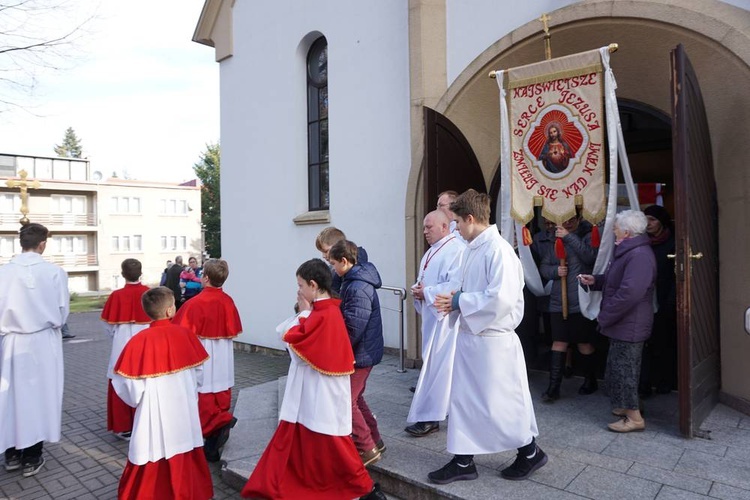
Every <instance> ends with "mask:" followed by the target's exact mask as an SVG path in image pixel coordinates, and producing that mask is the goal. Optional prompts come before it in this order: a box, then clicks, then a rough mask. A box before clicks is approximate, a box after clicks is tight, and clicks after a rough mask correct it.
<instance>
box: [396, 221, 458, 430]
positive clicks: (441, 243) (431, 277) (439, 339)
mask: <svg viewBox="0 0 750 500" xmlns="http://www.w3.org/2000/svg"><path fill="white" fill-rule="evenodd" d="M423 225H424V235H425V239H426V240H427V243H428V244H429V245H430V248H429V250H427V252H426V253H425V255H424V257H422V261H421V262H420V263H419V275H418V277H417V283H416V284H415V285H414V286H413V287H412V288H411V292H412V295H413V296H414V308H415V309H416V311H417V313H418V314H420V315H421V316H422V370H421V371H420V373H419V380H418V381H417V385H416V387H415V392H414V399H412V402H411V408H410V409H409V416H408V417H407V419H406V420H407V422H415V423H413V424H412V425H409V426H408V427H406V429H404V430H405V431H406V432H408V433H409V434H411V435H412V436H414V437H422V436H427V435H429V434H432V433H433V432H437V431H438V430H439V429H440V423H439V422H440V421H443V420H445V417H446V415H447V414H448V401H449V396H450V391H451V377H452V376H453V356H454V354H455V352H456V336H457V334H458V324H457V322H455V321H452V322H451V321H450V318H449V317H448V316H444V315H443V314H442V313H441V312H439V311H438V310H437V309H435V305H434V301H435V296H436V295H437V294H438V293H441V292H442V293H449V292H450V291H451V290H452V288H451V284H450V279H451V276H453V275H455V271H456V269H458V267H459V266H460V265H461V256H462V255H463V253H464V250H465V249H466V245H464V243H463V241H462V240H459V239H458V238H456V236H455V235H453V234H451V231H450V219H448V217H447V216H446V215H445V213H444V212H443V211H441V210H435V211H432V212H430V213H428V214H427V215H426V216H425V218H424V224H423Z"/></svg>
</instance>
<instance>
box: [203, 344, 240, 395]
mask: <svg viewBox="0 0 750 500" xmlns="http://www.w3.org/2000/svg"><path fill="white" fill-rule="evenodd" d="M198 340H200V343H201V344H203V347H204V349H206V352H207V353H208V356H209V358H208V361H207V362H205V363H203V384H202V385H201V386H200V387H199V388H198V392H200V393H201V394H213V393H216V392H223V391H226V390H227V389H230V388H231V387H233V386H234V340H233V339H206V338H202V337H198Z"/></svg>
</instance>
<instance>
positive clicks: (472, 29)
mask: <svg viewBox="0 0 750 500" xmlns="http://www.w3.org/2000/svg"><path fill="white" fill-rule="evenodd" d="M578 1H580V0H531V1H526V2H517V1H509V0H501V1H498V0H446V2H445V10H446V31H447V36H446V40H447V41H446V44H447V54H446V56H447V62H446V64H447V67H448V68H447V71H448V85H450V84H451V83H453V81H454V80H455V79H456V78H457V77H458V75H460V74H461V72H462V71H463V70H464V68H466V66H468V65H469V63H470V62H471V61H473V60H474V59H475V58H476V57H477V56H478V55H479V54H481V53H482V52H483V51H484V50H485V49H487V47H489V46H490V45H492V44H493V43H495V42H496V41H498V40H499V39H500V38H502V37H504V36H505V35H507V34H508V33H510V32H511V31H513V30H515V29H516V28H518V27H519V26H522V25H524V24H526V23H528V22H529V21H533V20H534V19H538V18H539V17H541V16H542V14H544V13H545V12H547V13H550V12H553V11H555V10H557V9H560V8H562V7H565V6H567V5H570V4H573V3H576V2H578ZM539 30H540V31H541V30H542V23H541V22H540V23H539ZM540 47H542V46H541V45H540ZM540 50H541V53H540V58H542V57H544V52H543V48H541V49H540Z"/></svg>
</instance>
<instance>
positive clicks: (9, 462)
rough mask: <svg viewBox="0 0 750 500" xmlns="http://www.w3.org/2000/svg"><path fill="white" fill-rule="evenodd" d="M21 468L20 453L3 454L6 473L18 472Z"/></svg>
mask: <svg viewBox="0 0 750 500" xmlns="http://www.w3.org/2000/svg"><path fill="white" fill-rule="evenodd" d="M20 468H21V453H20V452H19V451H16V452H15V453H8V452H6V453H5V470H6V471H8V472H11V471H14V470H18V469H20Z"/></svg>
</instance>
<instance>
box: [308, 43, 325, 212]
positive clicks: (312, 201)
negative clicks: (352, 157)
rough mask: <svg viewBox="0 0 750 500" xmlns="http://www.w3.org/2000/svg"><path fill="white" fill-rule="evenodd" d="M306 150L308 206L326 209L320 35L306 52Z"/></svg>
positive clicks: (323, 102)
mask: <svg viewBox="0 0 750 500" xmlns="http://www.w3.org/2000/svg"><path fill="white" fill-rule="evenodd" d="M307 151H308V161H307V165H308V170H307V175H308V177H307V184H308V200H309V201H308V203H309V207H310V210H327V209H328V206H329V201H330V199H329V198H330V197H329V189H328V42H327V41H326V39H325V37H320V38H318V39H317V40H315V42H314V43H313V44H312V47H310V51H309V52H308V53H307Z"/></svg>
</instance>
